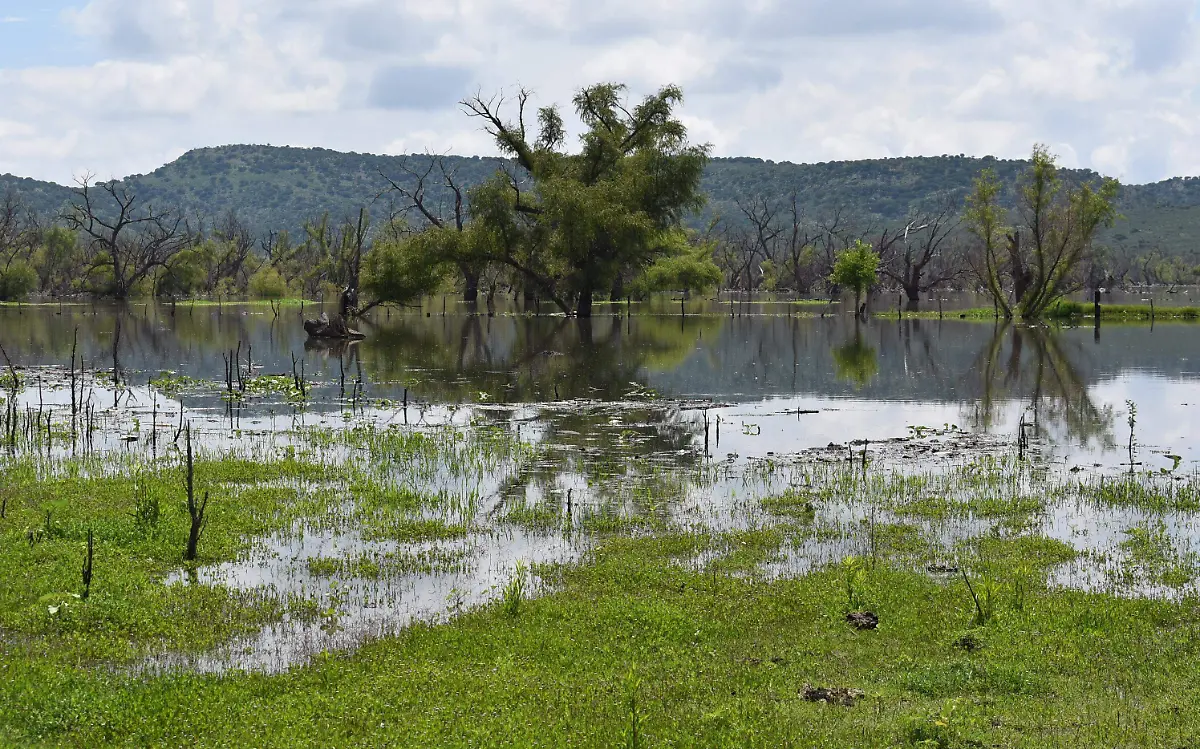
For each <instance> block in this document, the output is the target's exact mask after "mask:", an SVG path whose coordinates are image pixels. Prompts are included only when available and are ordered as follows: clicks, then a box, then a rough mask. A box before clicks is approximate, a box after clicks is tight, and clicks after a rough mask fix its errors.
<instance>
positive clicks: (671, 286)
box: [632, 230, 724, 309]
mask: <svg viewBox="0 0 1200 749" xmlns="http://www.w3.org/2000/svg"><path fill="white" fill-rule="evenodd" d="M664 239H666V240H667V241H669V242H671V243H672V244H673V245H674V246H673V247H670V248H668V249H667V250H666V251H665V253H664V254H663V256H661V257H660V258H658V259H657V260H655V261H654V263H652V264H651V265H650V266H649V267H647V268H646V270H645V271H644V272H643V273H642V275H641V276H640V277H639V278H637V279H635V280H634V282H633V284H632V286H633V290H634V291H635V292H636V293H637V294H638V295H639V296H642V295H646V294H650V293H653V292H656V291H678V292H681V294H682V297H683V299H686V298H687V297H688V295H689V294H691V293H692V292H704V291H708V290H709V289H712V288H715V287H717V286H718V285H719V284H720V283H721V278H722V277H723V275H724V274H723V273H721V269H720V268H718V267H717V264H716V263H714V262H713V246H712V243H711V242H707V241H700V242H698V243H696V244H694V245H693V244H690V243H689V241H688V236H687V234H686V233H685V232H683V231H682V230H680V231H677V232H671V233H669V234H667V235H665V236H664ZM680 304H681V309H682V300H681V301H680Z"/></svg>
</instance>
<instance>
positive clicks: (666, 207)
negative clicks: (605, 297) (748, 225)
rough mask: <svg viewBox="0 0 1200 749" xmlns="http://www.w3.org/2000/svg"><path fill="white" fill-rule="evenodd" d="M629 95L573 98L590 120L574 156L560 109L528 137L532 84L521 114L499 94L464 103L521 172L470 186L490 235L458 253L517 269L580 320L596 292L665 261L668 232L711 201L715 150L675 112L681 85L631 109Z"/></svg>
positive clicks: (590, 92)
mask: <svg viewBox="0 0 1200 749" xmlns="http://www.w3.org/2000/svg"><path fill="white" fill-rule="evenodd" d="M625 94H626V89H625V86H623V85H619V84H611V83H602V84H598V85H595V86H591V87H588V88H584V89H582V90H580V91H579V92H578V93H577V94H576V96H575V99H574V102H573V103H574V107H575V113H576V115H577V116H578V117H579V119H580V121H581V122H582V124H583V126H584V133H583V135H582V136H581V148H580V149H579V151H578V152H571V151H568V150H567V149H566V148H565V141H566V127H565V124H564V122H563V118H562V115H561V114H560V112H559V110H558V109H557V108H556V107H544V108H542V109H540V110H539V111H538V115H537V119H538V132H537V137H536V138H535V139H534V140H532V142H531V141H530V140H529V138H528V134H527V128H526V122H525V109H526V104H527V103H528V99H529V94H528V93H527V92H525V91H522V92H521V93H520V94H519V96H518V101H517V104H518V111H517V119H516V120H515V121H510V120H507V119H505V118H504V116H503V114H502V111H501V110H502V107H503V99H502V98H501V97H494V98H492V99H483V98H482V97H479V96H476V97H474V98H472V99H468V100H466V101H464V102H463V105H464V107H465V108H466V109H467V111H468V113H469V114H471V115H472V116H475V117H478V118H480V119H481V120H482V121H483V122H484V127H485V129H486V130H487V132H488V133H489V134H490V135H492V137H493V138H495V140H496V143H497V145H498V146H499V148H500V150H501V152H503V153H504V154H505V155H506V156H510V157H511V158H513V159H514V160H515V162H516V165H517V167H518V168H519V169H520V170H521V172H523V173H516V172H504V171H502V172H501V173H500V174H498V175H497V176H496V177H495V178H494V179H493V180H491V181H490V182H489V183H486V184H485V185H483V186H482V187H481V188H479V189H477V190H475V191H473V192H472V194H471V214H472V217H473V220H474V221H476V222H480V223H482V224H483V227H482V229H483V231H482V233H481V235H480V236H479V239H480V240H481V241H477V242H467V243H465V244H464V245H462V249H464V250H468V251H471V252H474V253H475V257H476V258H477V259H480V260H484V261H487V262H491V263H499V264H502V265H506V266H508V267H510V268H512V269H513V270H514V271H516V272H517V273H518V274H519V275H521V276H522V277H523V278H524V279H525V280H526V281H527V282H529V283H530V284H531V285H533V286H534V287H536V288H537V290H538V291H539V292H540V293H541V294H544V295H545V296H546V297H547V298H549V299H551V300H552V301H553V302H554V303H555V304H556V305H557V306H558V307H559V308H560V309H562V310H563V311H564V312H566V313H571V312H574V314H575V315H576V316H578V317H591V314H592V302H593V298H594V296H595V294H596V292H597V290H600V289H604V290H607V289H610V288H612V286H613V284H614V283H615V282H616V281H617V279H618V278H619V277H621V276H622V275H623V274H624V275H625V277H629V278H633V277H637V276H638V275H640V274H641V272H642V271H644V270H645V269H646V268H647V267H649V266H650V265H651V264H652V263H653V262H654V261H655V260H656V259H658V258H659V257H660V256H661V255H662V254H663V253H664V251H665V249H666V248H667V247H668V246H669V243H667V242H664V241H663V239H662V236H663V234H664V233H666V232H669V231H671V230H674V229H677V228H678V227H679V226H680V224H681V221H682V219H683V217H684V216H685V215H687V214H690V213H693V212H696V211H699V209H700V208H701V207H702V206H703V204H704V197H703V193H702V192H701V189H700V179H701V177H702V176H703V173H704V167H705V164H706V163H707V161H708V150H709V148H708V146H706V145H693V144H690V143H689V142H688V139H687V129H686V128H685V127H684V125H683V123H682V122H680V120H679V119H678V118H677V117H676V116H675V114H674V111H675V108H676V107H677V106H678V105H679V103H680V102H681V101H682V99H683V94H682V92H681V91H680V90H679V89H678V88H677V87H675V86H667V87H665V88H663V89H661V90H660V91H658V92H657V93H656V94H653V95H650V96H647V97H645V98H644V99H643V100H642V102H641V103H640V104H638V105H637V106H633V107H630V106H628V104H627V102H626V100H625Z"/></svg>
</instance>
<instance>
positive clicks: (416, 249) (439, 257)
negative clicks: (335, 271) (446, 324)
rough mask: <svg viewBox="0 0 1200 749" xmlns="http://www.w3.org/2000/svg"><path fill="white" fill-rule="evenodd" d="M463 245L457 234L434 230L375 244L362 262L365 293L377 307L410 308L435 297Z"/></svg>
mask: <svg viewBox="0 0 1200 749" xmlns="http://www.w3.org/2000/svg"><path fill="white" fill-rule="evenodd" d="M462 241H463V238H462V237H461V236H459V233H458V232H455V231H453V230H450V229H442V228H436V227H435V228H430V229H428V230H426V231H424V232H420V233H418V234H413V235H409V236H401V237H398V238H396V239H389V240H384V241H379V242H376V243H375V245H374V246H373V247H372V248H371V250H370V252H368V253H367V254H366V256H365V257H364V258H363V277H362V289H363V291H364V292H365V294H366V295H367V296H368V297H369V298H370V299H371V301H372V302H373V303H377V304H411V303H412V302H414V301H416V300H417V299H419V298H420V297H421V296H423V295H425V294H432V293H434V292H435V291H437V289H438V288H439V286H440V285H441V284H442V281H443V279H444V277H445V273H446V264H445V262H446V259H447V258H449V257H452V256H453V255H454V254H455V253H456V252H457V250H456V248H457V247H458V246H459V243H460V242H462Z"/></svg>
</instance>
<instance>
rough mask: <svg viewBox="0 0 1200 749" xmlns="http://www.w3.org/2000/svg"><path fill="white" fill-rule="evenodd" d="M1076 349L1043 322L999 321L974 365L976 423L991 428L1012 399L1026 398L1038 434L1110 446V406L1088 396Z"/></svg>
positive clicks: (1093, 444)
mask: <svg viewBox="0 0 1200 749" xmlns="http://www.w3.org/2000/svg"><path fill="white" fill-rule="evenodd" d="M1006 346H1007V351H1006V350H1005V348H1006ZM1079 348H1080V346H1079V344H1078V343H1077V342H1072V341H1069V340H1068V339H1067V338H1066V337H1064V336H1062V335H1059V334H1058V333H1056V332H1055V331H1053V330H1050V329H1049V328H1046V327H1041V326H1023V325H1014V324H1011V323H1002V324H999V325H997V326H996V328H995V331H994V332H993V334H992V337H991V339H990V341H989V342H988V344H987V345H986V346H985V347H984V349H983V350H982V351H980V353H979V356H978V357H977V358H976V362H975V366H974V367H973V371H974V372H976V373H977V376H978V377H979V381H980V386H981V388H980V397H979V400H978V401H976V402H975V403H973V404H972V421H973V424H974V426H975V427H976V428H979V429H983V430H991V429H992V428H993V427H995V426H997V425H998V422H999V420H1000V419H1001V418H1002V417H1003V415H1004V413H1005V406H1006V405H1007V404H1008V403H1009V402H1011V401H1014V400H1015V401H1018V402H1024V403H1025V412H1026V421H1029V422H1031V423H1032V425H1033V428H1034V429H1035V430H1036V432H1037V433H1038V434H1039V435H1043V436H1054V437H1056V438H1060V437H1065V438H1067V439H1068V440H1070V441H1072V442H1075V443H1078V444H1081V445H1084V446H1088V447H1098V448H1104V449H1111V448H1112V447H1114V446H1115V444H1116V443H1115V440H1114V437H1113V432H1112V424H1113V409H1112V407H1111V406H1098V405H1096V403H1095V402H1094V401H1093V400H1092V397H1091V394H1090V393H1089V391H1088V384H1087V381H1086V380H1085V379H1084V377H1083V376H1082V375H1081V373H1080V371H1079V368H1078V367H1077V366H1076V365H1075V363H1074V362H1073V361H1072V355H1074V357H1078V358H1082V352H1081V351H1080V350H1079Z"/></svg>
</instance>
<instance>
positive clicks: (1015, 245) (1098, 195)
mask: <svg viewBox="0 0 1200 749" xmlns="http://www.w3.org/2000/svg"><path fill="white" fill-rule="evenodd" d="M1119 188H1120V185H1118V183H1117V181H1116V180H1113V179H1104V180H1103V181H1102V182H1101V183H1100V185H1099V187H1095V186H1093V185H1092V184H1089V183H1087V182H1084V183H1083V184H1080V185H1078V186H1074V187H1072V186H1064V185H1063V184H1062V182H1061V180H1060V178H1059V176H1058V166H1057V164H1055V161H1054V156H1053V155H1052V154H1051V153H1050V152H1049V151H1048V150H1047V149H1046V147H1045V146H1041V145H1038V146H1034V148H1033V163H1032V165H1031V166H1030V167H1029V169H1028V171H1027V172H1026V174H1025V176H1024V179H1023V181H1022V184H1021V186H1020V189H1019V191H1018V195H1017V209H1016V211H1015V216H1014V218H1015V219H1016V221H1017V224H1016V225H1015V226H1013V227H1011V228H1009V227H1006V226H1005V223H1004V222H1005V211H1004V210H1003V209H1002V208H1001V207H1000V205H999V200H998V199H999V195H1000V190H1001V186H1000V181H999V179H997V177H996V175H995V173H994V172H992V171H991V170H984V171H983V173H982V174H980V176H979V178H978V179H977V180H976V181H975V188H974V192H973V193H972V194H971V196H970V197H969V198H968V199H967V210H966V221H967V225H968V227H969V228H970V229H971V232H972V233H973V234H975V236H976V237H978V239H979V241H980V243H981V244H982V267H981V268H980V269H979V272H980V275H981V276H982V277H983V281H984V283H985V284H986V285H987V289H988V292H989V293H990V294H991V296H992V298H993V299H994V300H995V302H996V305H997V307H998V308H999V309H1000V311H1001V312H1003V313H1004V316H1005V317H1008V318H1012V317H1020V318H1023V319H1036V318H1039V317H1041V316H1042V314H1043V313H1045V311H1046V310H1047V309H1048V308H1049V307H1050V306H1051V305H1052V304H1054V303H1055V302H1057V301H1058V300H1059V299H1061V298H1062V297H1064V296H1065V295H1066V294H1068V293H1069V292H1071V291H1073V290H1075V289H1076V288H1078V287H1079V286H1080V285H1081V283H1082V279H1081V275H1080V273H1079V272H1078V271H1079V269H1080V267H1081V265H1082V264H1083V261H1084V260H1085V258H1086V256H1087V254H1088V253H1089V251H1090V249H1091V244H1092V239H1093V238H1094V237H1095V235H1096V232H1097V231H1099V230H1100V229H1101V228H1105V227H1109V226H1112V224H1113V221H1114V220H1115V219H1116V216H1117V214H1116V206H1115V203H1116V199H1117V193H1118V190H1119Z"/></svg>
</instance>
